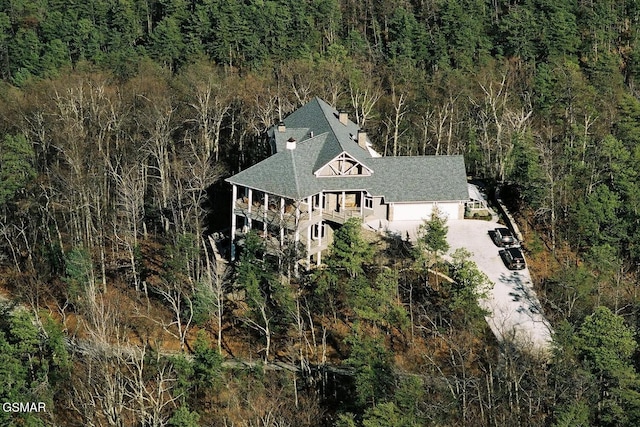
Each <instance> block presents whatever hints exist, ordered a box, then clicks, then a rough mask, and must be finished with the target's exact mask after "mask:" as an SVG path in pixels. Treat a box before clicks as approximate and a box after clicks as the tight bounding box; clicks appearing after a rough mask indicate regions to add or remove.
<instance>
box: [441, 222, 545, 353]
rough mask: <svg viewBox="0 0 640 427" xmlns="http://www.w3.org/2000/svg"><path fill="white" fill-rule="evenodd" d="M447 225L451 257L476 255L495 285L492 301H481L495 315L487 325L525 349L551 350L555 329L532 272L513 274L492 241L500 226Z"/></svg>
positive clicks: (526, 269)
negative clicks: (459, 252) (460, 250)
mask: <svg viewBox="0 0 640 427" xmlns="http://www.w3.org/2000/svg"><path fill="white" fill-rule="evenodd" d="M447 225H448V226H449V232H448V234H447V240H448V242H449V245H450V246H451V250H450V253H452V252H453V251H455V250H456V249H458V248H466V249H467V250H468V251H470V252H471V253H472V256H471V258H472V259H473V261H474V262H475V263H476V264H477V265H478V268H479V269H480V270H481V271H483V272H484V273H485V274H486V275H487V276H488V277H489V280H491V281H492V282H493V283H494V287H493V290H492V291H491V293H490V295H489V298H487V299H486V300H483V301H481V306H482V307H483V308H485V309H486V310H488V311H489V312H491V314H490V315H489V316H488V317H487V323H488V324H489V326H490V327H491V330H492V331H493V333H494V334H495V335H496V337H498V339H502V338H512V339H516V340H517V341H518V342H520V343H521V344H522V345H525V346H527V345H528V346H532V347H535V348H539V349H549V347H550V344H551V327H550V325H549V322H548V321H547V319H545V317H544V316H543V315H542V308H541V305H540V301H539V300H538V297H537V295H536V293H535V291H534V290H533V283H532V282H531V274H530V273H529V269H528V268H525V269H524V270H517V271H512V270H509V269H508V268H507V267H506V266H505V265H504V263H503V262H502V258H501V257H500V255H499V253H498V251H499V250H500V249H501V248H499V247H498V246H496V245H495V244H494V243H493V240H492V239H491V238H490V237H489V230H493V229H494V228H496V227H497V226H498V224H497V223H496V222H493V221H481V220H473V219H465V220H454V221H448V222H447ZM525 261H526V255H525Z"/></svg>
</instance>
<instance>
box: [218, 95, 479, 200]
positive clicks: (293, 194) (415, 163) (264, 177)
mask: <svg viewBox="0 0 640 427" xmlns="http://www.w3.org/2000/svg"><path fill="white" fill-rule="evenodd" d="M284 122H285V125H286V131H285V132H278V130H277V127H274V128H272V129H271V130H270V132H271V135H272V136H274V137H275V140H276V145H277V150H278V151H277V152H276V154H274V155H273V156H271V157H269V158H267V159H265V160H263V161H262V162H260V163H258V164H256V165H254V166H252V167H250V168H248V169H246V170H244V171H242V172H240V173H238V174H236V175H234V176H232V177H230V178H228V179H227V181H228V182H230V183H232V184H237V185H241V186H245V187H250V188H253V189H256V190H260V191H265V192H268V193H271V194H275V195H279V196H284V197H287V198H291V199H295V200H300V199H303V198H306V197H308V196H312V195H314V194H317V193H319V192H321V191H345V190H366V191H368V192H369V193H370V194H372V195H374V196H382V197H384V199H385V202H387V203H391V202H395V203H400V202H427V201H448V200H467V199H468V198H469V195H468V190H467V177H466V171H465V166H464V159H463V157H462V156H410V157H409V156H407V157H404V156H402V157H372V156H371V154H370V153H369V152H368V150H365V149H363V148H361V147H360V146H359V145H358V144H357V142H356V141H355V140H354V139H353V136H354V135H357V132H358V127H357V125H356V124H355V123H352V122H349V123H347V125H343V124H342V123H340V121H339V120H338V112H337V111H335V110H334V109H333V108H331V107H330V106H329V105H328V104H327V103H325V102H324V101H322V100H320V99H319V98H314V99H313V100H312V101H310V102H309V103H307V104H306V105H304V106H303V107H301V108H299V109H298V110H296V111H294V112H293V113H292V114H291V115H290V116H289V117H287V118H286V119H285V120H284ZM311 132H313V138H311ZM291 137H293V138H294V139H296V140H297V143H296V148H295V149H294V150H288V149H286V148H285V146H286V141H287V140H288V139H289V138H291ZM343 151H344V152H347V153H348V154H349V155H350V156H352V157H353V158H355V159H356V160H358V161H359V162H360V163H362V164H363V165H365V166H367V167H368V168H369V169H371V170H373V174H372V175H371V176H341V177H316V176H315V175H314V172H315V171H316V170H318V169H319V168H320V167H322V166H324V165H325V164H327V163H328V162H329V161H330V160H332V159H334V158H335V157H336V156H338V155H339V154H340V153H342V152H343Z"/></svg>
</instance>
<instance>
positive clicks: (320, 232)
mask: <svg viewBox="0 0 640 427" xmlns="http://www.w3.org/2000/svg"><path fill="white" fill-rule="evenodd" d="M322 230H324V223H323V222H322V220H320V222H319V223H318V249H320V247H321V246H322ZM320 252H321V250H318V257H320ZM318 265H320V264H318Z"/></svg>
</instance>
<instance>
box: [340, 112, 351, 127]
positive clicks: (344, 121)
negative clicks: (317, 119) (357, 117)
mask: <svg viewBox="0 0 640 427" xmlns="http://www.w3.org/2000/svg"><path fill="white" fill-rule="evenodd" d="M338 120H340V123H342V124H343V125H346V124H347V121H348V120H349V115H348V114H347V112H346V111H340V112H339V113H338Z"/></svg>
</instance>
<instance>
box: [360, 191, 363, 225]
mask: <svg viewBox="0 0 640 427" xmlns="http://www.w3.org/2000/svg"><path fill="white" fill-rule="evenodd" d="M363 206H364V191H361V192H360V218H363V217H362V207H363ZM363 219H364V218H363Z"/></svg>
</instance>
